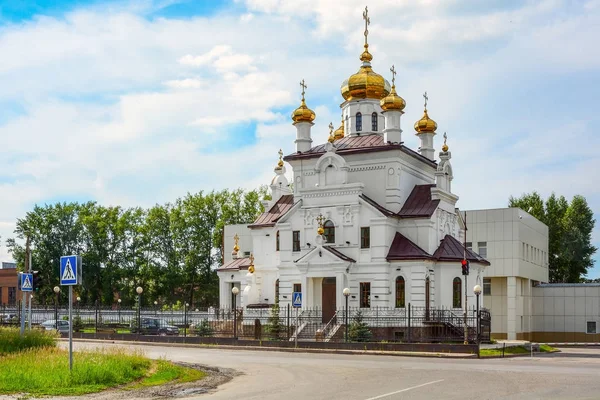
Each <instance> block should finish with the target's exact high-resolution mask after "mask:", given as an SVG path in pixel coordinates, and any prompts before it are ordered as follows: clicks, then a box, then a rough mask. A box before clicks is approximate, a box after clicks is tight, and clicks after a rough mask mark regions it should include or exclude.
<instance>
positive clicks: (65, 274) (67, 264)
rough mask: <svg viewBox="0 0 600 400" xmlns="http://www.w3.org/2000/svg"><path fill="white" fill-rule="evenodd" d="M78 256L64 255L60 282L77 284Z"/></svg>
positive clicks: (62, 283)
mask: <svg viewBox="0 0 600 400" xmlns="http://www.w3.org/2000/svg"><path fill="white" fill-rule="evenodd" d="M77 273H78V268H77V256H64V257H61V258H60V284H61V285H67V286H69V285H77V283H78V281H77Z"/></svg>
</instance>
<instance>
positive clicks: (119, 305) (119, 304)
mask: <svg viewBox="0 0 600 400" xmlns="http://www.w3.org/2000/svg"><path fill="white" fill-rule="evenodd" d="M117 316H118V317H119V325H120V324H121V299H117Z"/></svg>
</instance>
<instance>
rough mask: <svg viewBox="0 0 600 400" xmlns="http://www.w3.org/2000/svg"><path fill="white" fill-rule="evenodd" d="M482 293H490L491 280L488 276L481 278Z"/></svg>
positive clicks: (488, 294)
mask: <svg viewBox="0 0 600 400" xmlns="http://www.w3.org/2000/svg"><path fill="white" fill-rule="evenodd" d="M483 295H484V296H491V295H492V280H491V279H490V278H483Z"/></svg>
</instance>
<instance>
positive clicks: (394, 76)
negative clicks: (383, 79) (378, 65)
mask: <svg viewBox="0 0 600 400" xmlns="http://www.w3.org/2000/svg"><path fill="white" fill-rule="evenodd" d="M390 71H392V86H396V68H394V65H393V64H392V68H390Z"/></svg>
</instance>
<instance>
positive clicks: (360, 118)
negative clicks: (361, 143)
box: [356, 112, 362, 132]
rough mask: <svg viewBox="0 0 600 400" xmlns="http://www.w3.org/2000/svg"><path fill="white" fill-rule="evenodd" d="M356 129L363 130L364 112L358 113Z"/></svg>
mask: <svg viewBox="0 0 600 400" xmlns="http://www.w3.org/2000/svg"><path fill="white" fill-rule="evenodd" d="M356 131H357V132H360V131H362V114H361V113H359V112H357V113H356Z"/></svg>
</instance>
